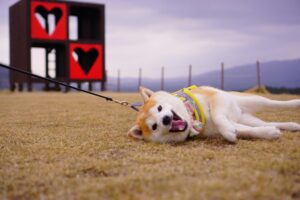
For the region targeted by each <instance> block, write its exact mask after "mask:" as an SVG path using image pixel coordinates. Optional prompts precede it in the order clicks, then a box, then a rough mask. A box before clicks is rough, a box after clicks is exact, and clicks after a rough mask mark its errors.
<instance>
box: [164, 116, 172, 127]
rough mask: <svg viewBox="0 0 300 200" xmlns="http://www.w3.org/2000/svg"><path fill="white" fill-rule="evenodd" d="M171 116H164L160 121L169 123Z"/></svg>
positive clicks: (165, 123)
mask: <svg viewBox="0 0 300 200" xmlns="http://www.w3.org/2000/svg"><path fill="white" fill-rule="evenodd" d="M171 120H172V119H171V117H170V116H164V118H163V120H162V122H163V124H164V125H165V126H167V125H169V124H170V123H171Z"/></svg>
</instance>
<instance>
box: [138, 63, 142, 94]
mask: <svg viewBox="0 0 300 200" xmlns="http://www.w3.org/2000/svg"><path fill="white" fill-rule="evenodd" d="M141 85H142V68H139V83H138V91H139V88H140V87H141Z"/></svg>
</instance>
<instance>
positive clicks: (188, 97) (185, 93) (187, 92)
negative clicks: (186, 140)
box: [173, 85, 206, 133]
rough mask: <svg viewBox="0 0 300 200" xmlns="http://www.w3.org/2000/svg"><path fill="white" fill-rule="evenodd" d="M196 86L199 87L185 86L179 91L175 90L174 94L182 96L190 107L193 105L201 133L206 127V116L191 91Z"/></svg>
mask: <svg viewBox="0 0 300 200" xmlns="http://www.w3.org/2000/svg"><path fill="white" fill-rule="evenodd" d="M195 88H198V87H197V86H196V85H192V86H190V87H187V88H183V89H181V90H179V91H177V92H174V93H173V95H174V96H176V97H178V98H180V99H181V100H182V101H183V102H184V103H185V104H186V106H187V104H188V106H189V107H191V106H192V109H193V115H194V118H195V120H197V121H199V122H200V127H198V130H199V132H200V133H202V132H203V131H204V129H205V125H206V118H205V114H204V111H203V108H202V106H201V104H200V102H199V101H198V99H197V98H196V97H195V95H194V94H193V93H192V92H191V90H192V89H195Z"/></svg>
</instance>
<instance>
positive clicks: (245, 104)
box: [236, 95, 300, 113]
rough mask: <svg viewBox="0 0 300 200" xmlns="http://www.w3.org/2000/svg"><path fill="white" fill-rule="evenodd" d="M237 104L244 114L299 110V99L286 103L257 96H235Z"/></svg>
mask: <svg viewBox="0 0 300 200" xmlns="http://www.w3.org/2000/svg"><path fill="white" fill-rule="evenodd" d="M236 100H237V103H238V104H239V106H240V107H241V109H242V110H243V111H245V112H250V113H253V112H257V111H260V110H262V109H266V108H273V109H276V108H278V109H299V108H300V99H293V100H288V101H278V100H272V99H268V98H265V97H261V96H257V95H245V96H236Z"/></svg>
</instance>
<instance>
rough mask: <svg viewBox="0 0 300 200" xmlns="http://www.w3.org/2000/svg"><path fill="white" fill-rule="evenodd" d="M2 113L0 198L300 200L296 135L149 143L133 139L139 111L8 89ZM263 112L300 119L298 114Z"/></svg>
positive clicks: (299, 138) (0, 101)
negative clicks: (230, 141) (232, 141)
mask: <svg viewBox="0 0 300 200" xmlns="http://www.w3.org/2000/svg"><path fill="white" fill-rule="evenodd" d="M109 95H113V96H116V97H118V98H120V99H123V98H124V99H128V100H130V101H136V100H139V97H138V95H137V94H111V93H109ZM268 96H269V97H270V95H268ZM271 97H272V98H277V99H291V98H299V96H287V95H286V96H271ZM0 110H1V112H0V199H122V200H123V199H179V200H181V199H300V148H299V142H300V133H299V132H298V133H290V132H285V133H284V135H283V137H282V138H281V139H279V140H275V141H265V140H240V141H239V142H238V144H236V145H230V144H228V143H226V142H224V141H223V140H222V139H205V138H198V139H195V140H191V141H188V142H186V143H183V144H176V145H175V144H153V143H145V142H141V141H134V140H131V139H129V138H127V136H126V132H127V130H128V129H129V128H130V126H131V125H132V124H133V122H134V120H135V115H136V113H135V112H134V111H131V110H128V109H126V108H123V107H120V106H119V105H115V104H112V103H107V102H104V101H102V100H100V99H97V98H95V97H92V96H88V95H84V94H79V93H69V94H62V93H49V94H45V93H32V94H28V93H24V94H18V93H17V94H16V93H14V94H11V93H8V92H1V93H0ZM258 115H259V116H260V117H262V118H263V119H266V120H274V121H279V120H283V121H284V120H285V121H296V122H298V123H299V122H300V113H299V110H293V111H278V110H273V111H268V112H262V113H258Z"/></svg>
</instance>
